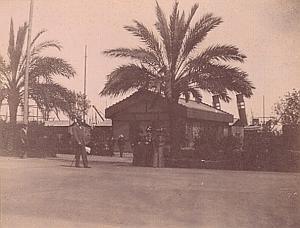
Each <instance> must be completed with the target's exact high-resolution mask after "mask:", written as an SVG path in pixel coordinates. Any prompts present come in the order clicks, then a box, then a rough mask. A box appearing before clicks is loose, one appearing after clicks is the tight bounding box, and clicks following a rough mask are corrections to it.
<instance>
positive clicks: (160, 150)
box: [153, 129, 166, 168]
mask: <svg viewBox="0 0 300 228" xmlns="http://www.w3.org/2000/svg"><path fill="white" fill-rule="evenodd" d="M165 143H166V137H165V132H164V129H158V130H157V131H156V137H154V153H153V167H155V168H157V167H158V168H162V167H164V166H165V163H164V148H165Z"/></svg>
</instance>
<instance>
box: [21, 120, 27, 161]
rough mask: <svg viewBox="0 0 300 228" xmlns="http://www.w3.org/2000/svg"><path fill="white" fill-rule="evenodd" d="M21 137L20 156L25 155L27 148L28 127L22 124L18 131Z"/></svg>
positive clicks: (23, 156) (24, 156)
mask: <svg viewBox="0 0 300 228" xmlns="http://www.w3.org/2000/svg"><path fill="white" fill-rule="evenodd" d="M20 138H21V154H20V157H21V158H26V157H27V150H28V127H27V126H26V125H23V126H22V128H21V132H20Z"/></svg>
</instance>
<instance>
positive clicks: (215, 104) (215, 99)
mask: <svg viewBox="0 0 300 228" xmlns="http://www.w3.org/2000/svg"><path fill="white" fill-rule="evenodd" d="M212 99H213V107H214V108H216V109H221V104H220V98H219V95H213V96H212Z"/></svg>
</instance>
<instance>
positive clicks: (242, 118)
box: [236, 94, 248, 126]
mask: <svg viewBox="0 0 300 228" xmlns="http://www.w3.org/2000/svg"><path fill="white" fill-rule="evenodd" d="M236 101H237V106H238V110H239V117H240V121H241V124H242V125H243V126H247V125H248V122H247V116H246V108H245V101H244V97H243V94H237V95H236Z"/></svg>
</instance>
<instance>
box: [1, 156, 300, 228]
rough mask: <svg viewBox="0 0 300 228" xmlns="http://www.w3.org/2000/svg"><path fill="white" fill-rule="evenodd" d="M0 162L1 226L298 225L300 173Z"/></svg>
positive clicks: (109, 161) (108, 162) (118, 161)
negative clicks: (77, 166) (85, 166)
mask: <svg viewBox="0 0 300 228" xmlns="http://www.w3.org/2000/svg"><path fill="white" fill-rule="evenodd" d="M72 159H73V157H72V156H68V155H59V156H58V157H57V158H52V159H50V158H49V159H34V158H28V159H18V158H9V157H0V177H1V182H0V184H1V185H0V190H1V191H0V205H1V208H0V209H1V214H0V215H1V217H0V219H1V223H0V227H1V228H4V227H5V228H6V227H8V228H11V227H18V228H21V227H26V228H27V227H30V228H35V227H36V228H44V227H46V228H47V227H55V228H57V227H63V228H64V227H67V228H69V227H70V228H76V227H209V228H211V227H213V228H214V227H221V228H223V227H230V228H234V227H238V228H241V227H249V228H250V227H251V228H253V227H295V228H296V227H300V216H299V215H300V174H299V173H272V172H246V171H228V170H227V171H224V170H201V169H175V168H173V169H170V168H164V169H158V168H145V167H133V166H131V164H130V162H131V158H130V157H125V158H118V157H113V158H110V157H95V156H93V157H90V158H89V159H90V166H91V167H92V168H90V169H84V168H75V167H70V164H71V161H72Z"/></svg>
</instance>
